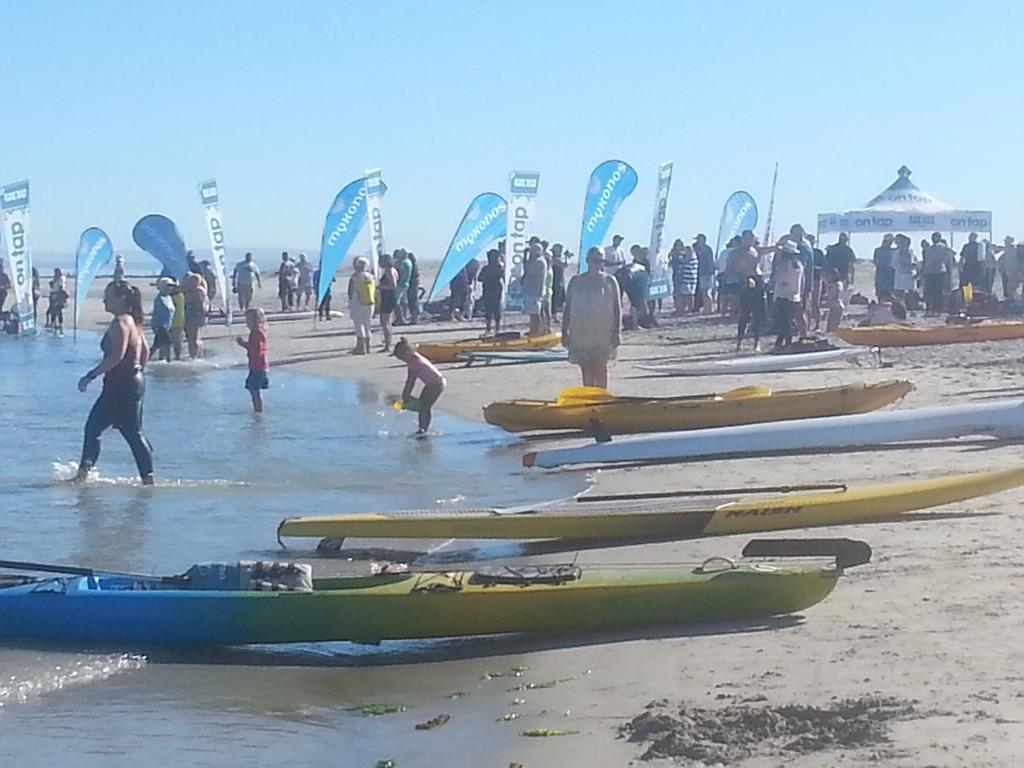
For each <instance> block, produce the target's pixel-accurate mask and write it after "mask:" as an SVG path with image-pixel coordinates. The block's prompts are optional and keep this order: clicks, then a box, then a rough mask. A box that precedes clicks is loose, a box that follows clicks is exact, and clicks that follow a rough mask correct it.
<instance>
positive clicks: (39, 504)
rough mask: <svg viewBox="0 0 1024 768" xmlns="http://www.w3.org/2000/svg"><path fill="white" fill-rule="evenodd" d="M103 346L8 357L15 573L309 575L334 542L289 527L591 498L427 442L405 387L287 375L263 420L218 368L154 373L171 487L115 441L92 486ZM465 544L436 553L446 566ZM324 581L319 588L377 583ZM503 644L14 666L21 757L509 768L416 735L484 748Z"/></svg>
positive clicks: (4, 369) (9, 536)
mask: <svg viewBox="0 0 1024 768" xmlns="http://www.w3.org/2000/svg"><path fill="white" fill-rule="evenodd" d="M97 342H98V337H97V336H96V335H95V334H80V335H79V339H78V342H77V344H76V343H73V342H72V340H71V338H70V337H65V338H63V339H57V338H54V337H52V336H45V335H41V336H39V337H36V338H32V339H10V338H0V467H2V468H3V469H2V470H0V499H2V512H0V537H2V539H0V540H2V542H3V544H2V547H0V557H2V558H6V559H17V560H36V561H44V562H57V563H64V564H66V563H73V564H80V565H87V566H93V567H102V568H110V569H121V570H127V571H133V572H143V573H161V574H166V573H178V572H181V571H183V570H185V569H186V568H187V567H188V566H189V565H191V564H192V563H194V562H201V561H232V560H238V559H254V558H261V559H271V558H277V559H303V555H306V556H307V558H308V557H309V556H310V555H311V549H312V547H313V544H314V542H307V543H305V544H302V545H299V548H298V549H291V550H288V551H287V552H284V553H282V552H281V551H280V550H279V549H278V545H277V542H276V540H275V536H274V531H275V528H276V526H277V523H278V522H279V521H280V520H281V519H282V518H283V517H287V516H289V515H295V514H317V513H320V514H323V513H333V514H342V513H345V512H357V511H366V510H381V509H394V508H401V507H435V506H443V505H450V506H456V505H462V506H466V505H468V504H469V503H473V504H476V505H511V504H519V503H524V502H531V501H539V500H542V499H550V498H558V497H563V496H566V495H569V494H571V493H573V492H576V491H578V490H580V488H579V486H578V481H577V480H576V479H569V478H565V477H559V476H557V475H552V476H548V477H543V476H537V475H534V476H531V477H530V479H529V482H528V483H527V482H525V480H526V478H527V474H526V473H525V471H524V470H523V469H522V468H521V466H520V454H521V449H518V448H516V447H514V446H513V443H514V439H511V438H509V437H508V436H507V435H505V434H504V433H502V432H501V431H500V430H498V429H496V428H492V427H489V426H487V425H483V424H478V423H472V422H466V421H463V420H459V419H456V418H453V417H450V416H447V415H445V414H444V413H438V414H436V416H435V424H434V428H433V429H434V430H435V431H436V433H437V434H434V435H433V436H432V437H431V438H430V439H428V440H415V439H412V438H411V433H412V432H413V431H415V417H414V415H412V414H407V413H398V412H396V411H394V410H393V409H392V408H390V407H389V405H388V403H387V398H386V394H385V393H386V392H389V391H393V390H397V388H398V387H400V385H401V376H400V374H399V373H397V372H396V380H395V382H388V384H392V383H393V384H394V385H395V386H394V387H391V388H384V389H382V390H377V389H374V388H373V387H369V386H366V385H359V384H353V383H348V382H340V381H334V380H329V379H319V378H313V377H307V376H302V375H298V374H293V373H290V372H288V371H286V370H272V371H271V389H270V390H269V392H268V393H267V404H268V405H267V412H266V413H265V414H263V416H262V417H257V416H255V415H254V414H253V413H252V412H251V406H250V404H249V399H248V396H247V394H246V392H245V391H244V390H243V388H242V382H243V380H244V378H245V371H244V368H240V367H234V366H235V364H236V363H237V362H239V361H236V360H234V359H230V360H218V359H216V358H213V359H211V360H209V361H205V362H201V363H184V364H180V365H175V364H172V365H164V364H154V365H152V366H151V370H150V373H149V375H148V377H147V395H146V410H145V432H146V434H147V436H148V437H149V439H150V441H151V442H152V443H153V445H154V448H155V451H156V470H157V478H158V481H157V487H156V488H143V487H141V486H140V485H139V483H138V478H137V476H136V472H135V467H134V463H133V462H132V459H131V454H130V453H129V451H128V448H127V446H126V445H125V444H124V442H123V441H122V439H121V437H120V435H118V434H117V433H116V432H113V431H111V432H109V433H107V435H105V438H104V441H103V453H102V454H101V457H100V462H99V476H98V477H97V478H95V479H93V480H91V481H89V482H87V483H85V484H82V485H72V484H69V483H67V482H64V479H65V478H67V477H68V476H70V474H72V473H73V471H74V467H75V462H76V461H77V459H78V453H79V450H80V444H81V430H82V425H83V423H84V421H85V417H86V415H87V413H88V410H89V408H90V407H91V405H92V402H93V399H94V398H95V397H96V395H97V394H98V392H99V382H96V383H95V384H94V385H93V387H92V388H91V389H90V391H89V392H88V393H87V394H84V395H83V394H80V393H78V391H77V390H76V389H75V383H76V381H77V379H78V377H79V376H80V375H81V374H82V373H83V372H84V371H86V370H88V368H89V367H90V366H92V365H94V364H95V362H96V361H97V360H98V355H99V353H98V349H97ZM451 546H452V545H451V544H445V543H444V542H432V543H431V542H427V543H425V544H424V547H425V548H426V549H427V550H432V551H434V554H435V556H436V557H437V558H439V559H441V560H443V559H444V558H445V556H446V552H448V551H449V549H450V547H451ZM500 551H501V550H500V549H499V550H496V551H495V552H491V554H495V553H500ZM314 562H315V567H316V568H317V571H318V572H331V571H337V572H342V571H345V570H351V569H353V568H355V569H358V568H361V567H363V566H361V565H353V564H352V563H347V562H346V561H345V560H344V559H343V558H342V559H337V560H329V559H317V560H315V561H314ZM497 642H498V645H497V646H495V641H491V640H482V639H463V640H453V641H424V642H414V643H406V642H403V643H385V644H383V645H381V646H360V645H355V644H349V643H330V644H321V645H316V646H314V645H298V646H287V647H284V648H279V649H232V650H226V651H222V652H206V653H201V654H191V655H175V654H152V653H150V654H149V655H143V654H141V653H132V652H125V653H75V652H71V651H67V650H47V649H34V648H3V649H0V758H4V759H12V760H13V759H18V760H20V761H24V759H25V758H26V757H30V758H31V760H32V763H34V764H43V763H44V762H53V763H55V764H57V763H59V764H61V765H64V766H69V767H71V766H100V765H102V766H110V765H138V764H140V763H141V762H142V760H143V759H146V758H149V759H151V758H153V757H156V756H158V755H159V756H164V757H171V756H173V757H175V758H176V759H179V760H184V761H185V763H186V764H189V765H214V764H216V765H225V764H227V765H236V764H240V763H242V762H243V761H245V762H247V763H249V764H258V765H264V764H270V763H275V764H277V763H280V762H281V761H285V760H287V761H289V762H290V763H293V764H299V765H306V764H317V765H319V764H329V765H338V766H348V765H352V766H362V765H368V766H372V765H374V763H375V762H376V760H378V759H382V758H388V757H392V758H395V759H396V762H397V764H398V765H401V766H403V768H404V766H407V765H442V764H449V765H455V764H462V765H482V764H488V763H490V762H491V761H492V760H493V752H492V748H493V745H489V744H487V743H477V742H475V741H473V740H472V739H468V740H466V739H465V738H456V739H454V740H453V739H450V738H447V737H443V736H442V737H439V736H437V735H435V734H434V732H429V733H427V734H422V733H416V732H414V731H413V728H412V725H413V724H414V723H415V722H419V721H422V720H427V719H429V718H430V717H433V716H434V715H436V714H438V713H439V712H447V713H451V714H452V715H453V718H454V717H456V716H458V717H459V718H460V719H461V722H462V723H463V724H464V727H465V726H468V728H467V729H466V730H465V731H463V733H472V726H473V723H474V722H475V721H479V724H480V725H481V726H482V725H483V724H484V723H485V722H486V723H493V721H494V719H493V715H492V714H490V713H485V712H483V711H481V709H480V707H479V706H477V705H475V704H474V703H473V701H472V697H467V696H462V695H454V697H453V694H464V693H466V692H467V691H470V690H472V689H473V687H474V686H476V685H477V684H478V683H477V681H479V680H480V675H481V673H482V672H483V671H486V670H487V669H488V668H490V666H491V664H490V662H488V661H487V660H486V659H485V658H482V657H483V656H486V655H487V654H488V653H493V652H495V650H497V651H498V652H500V650H501V645H500V643H501V641H497ZM371 702H379V703H380V702H383V703H394V704H400V705H402V706H405V707H408V708H409V710H408V711H407V712H400V713H398V714H395V715H391V716H388V717H365V716H363V715H361V714H359V713H358V712H354V711H352V709H351V708H353V707H358V706H360V705H362V704H366V703H371ZM435 710H436V711H435ZM443 730H444V729H441V731H438V733H441V732H442V731H443ZM414 733H416V736H415V737H414V736H413V734H414ZM417 738H418V739H419V741H417V740H416V739H417ZM424 740H426V741H424ZM425 745H427V746H429V747H430V749H429V750H428V751H427V752H424V751H423V747H424V746H425ZM445 755H448V757H445ZM453 759H454V760H455V762H452V760H453ZM439 760H440V761H441V762H438V761H439ZM506 763H507V761H506ZM503 764H504V763H503Z"/></svg>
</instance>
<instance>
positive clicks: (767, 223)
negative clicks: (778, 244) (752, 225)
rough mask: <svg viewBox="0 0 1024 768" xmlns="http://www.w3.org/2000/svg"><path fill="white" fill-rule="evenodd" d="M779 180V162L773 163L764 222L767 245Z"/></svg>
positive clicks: (770, 233)
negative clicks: (766, 215) (766, 216)
mask: <svg viewBox="0 0 1024 768" xmlns="http://www.w3.org/2000/svg"><path fill="white" fill-rule="evenodd" d="M778 182H779V163H778V161H776V163H775V173H774V174H772V194H771V197H769V198H768V218H767V219H765V222H764V244H765V245H768V244H770V243H771V239H772V217H773V216H774V215H775V187H776V185H777V184H778Z"/></svg>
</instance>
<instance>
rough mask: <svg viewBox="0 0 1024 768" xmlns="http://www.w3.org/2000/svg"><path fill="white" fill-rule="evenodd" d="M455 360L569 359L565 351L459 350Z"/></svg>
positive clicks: (514, 361) (530, 360) (472, 361)
mask: <svg viewBox="0 0 1024 768" xmlns="http://www.w3.org/2000/svg"><path fill="white" fill-rule="evenodd" d="M455 359H456V360H460V361H463V362H465V363H466V364H467V365H472V364H473V363H495V362H501V363H560V362H565V361H567V360H568V359H569V354H568V353H567V352H561V351H557V350H540V351H536V352H530V351H523V352H459V353H458V354H457V355H456V356H455Z"/></svg>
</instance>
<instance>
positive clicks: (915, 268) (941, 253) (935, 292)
mask: <svg viewBox="0 0 1024 768" xmlns="http://www.w3.org/2000/svg"><path fill="white" fill-rule="evenodd" d="M872 261H873V262H874V265H875V295H876V298H877V300H878V302H879V304H881V305H885V306H895V307H896V312H897V315H899V314H903V316H905V313H906V311H907V310H908V309H909V310H914V309H917V308H919V307H921V306H923V307H924V309H925V315H926V316H937V315H940V314H944V313H947V312H950V311H951V310H952V309H953V308H954V307H955V305H956V304H957V303H958V302H963V301H964V295H963V290H964V289H965V288H966V287H967V286H970V289H969V291H970V296H971V297H972V300H974V299H977V300H979V301H983V300H986V299H987V300H988V301H990V302H991V301H993V300H994V299H995V296H996V287H997V283H996V278H997V277H998V278H999V283H998V287H999V289H1000V290H1001V292H1002V299H1003V301H1004V302H1011V303H1012V302H1015V301H1016V300H1018V299H1020V298H1021V285H1022V283H1024V247H1022V246H1020V245H1017V244H1016V242H1015V240H1014V238H1013V237H1006V238H1005V240H1004V241H1003V245H993V244H992V243H990V242H989V241H988V240H987V239H979V237H978V235H977V233H974V232H972V233H970V234H969V235H968V237H967V242H966V243H965V244H964V245H963V247H962V248H961V249H960V252H959V254H957V252H956V251H955V250H954V249H953V248H951V247H950V246H949V244H948V242H947V241H946V239H945V238H944V237H943V236H942V234H941V233H939V232H933V233H932V235H931V237H930V238H927V239H924V240H921V243H920V251H919V252H915V250H914V247H913V241H912V240H911V239H910V238H909V237H908V236H907V235H905V234H896V235H892V234H886V235H885V236H883V238H882V242H881V244H880V245H879V246H878V247H877V248H875V250H874V253H873V255H872ZM957 292H960V293H959V297H958V296H957ZM1017 314H1019V312H1018V313H1017Z"/></svg>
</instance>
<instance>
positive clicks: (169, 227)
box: [132, 213, 188, 280]
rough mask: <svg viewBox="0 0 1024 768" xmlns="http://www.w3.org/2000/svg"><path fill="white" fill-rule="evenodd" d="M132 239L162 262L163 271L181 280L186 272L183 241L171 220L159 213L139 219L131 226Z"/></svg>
mask: <svg viewBox="0 0 1024 768" xmlns="http://www.w3.org/2000/svg"><path fill="white" fill-rule="evenodd" d="M132 240H134V241H135V244H136V245H137V246H139V248H141V249H142V250H144V251H146V252H147V253H148V254H149V255H151V256H152V257H153V258H154V259H156V260H157V261H159V262H160V263H161V264H163V267H164V269H163V273H164V274H166V275H169V276H170V277H173V278H174V279H175V280H181V278H183V277H184V276H185V274H186V273H187V272H188V259H187V258H186V254H187V253H188V251H187V249H186V248H185V241H184V240H183V239H182V237H181V234H180V233H179V232H178V227H177V225H175V223H174V222H173V221H171V220H170V219H168V218H167V217H166V216H162V215H160V214H159V213H151V214H149V215H148V216H143V217H142V218H141V219H139V220H138V221H137V222H136V223H135V226H134V227H133V228H132Z"/></svg>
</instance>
